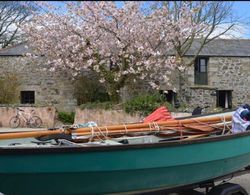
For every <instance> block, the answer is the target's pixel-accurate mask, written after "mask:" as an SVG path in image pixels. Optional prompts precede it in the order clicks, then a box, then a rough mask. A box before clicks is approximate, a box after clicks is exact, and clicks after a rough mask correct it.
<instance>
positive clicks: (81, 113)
mask: <svg viewBox="0 0 250 195" xmlns="http://www.w3.org/2000/svg"><path fill="white" fill-rule="evenodd" d="M170 114H171V116H172V117H173V118H178V117H185V116H191V115H192V114H191V113H177V112H171V113H170ZM143 119H144V118H143V117H141V116H140V115H139V114H134V115H130V114H127V113H126V112H125V111H123V110H102V109H93V110H89V109H83V110H81V109H80V108H76V112H75V121H74V124H78V123H80V124H86V123H87V122H89V121H93V122H95V123H97V125H98V126H104V125H106V126H107V125H118V124H126V123H138V122H141V121H142V120H143Z"/></svg>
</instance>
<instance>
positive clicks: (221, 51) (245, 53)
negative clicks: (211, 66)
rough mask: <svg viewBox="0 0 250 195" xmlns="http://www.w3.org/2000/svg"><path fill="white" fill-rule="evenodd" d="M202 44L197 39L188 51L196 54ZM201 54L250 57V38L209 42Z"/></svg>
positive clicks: (188, 53) (189, 53)
mask: <svg viewBox="0 0 250 195" xmlns="http://www.w3.org/2000/svg"><path fill="white" fill-rule="evenodd" d="M199 45H200V41H199V40H196V41H194V42H193V44H192V46H191V47H190V49H189V50H188V52H187V53H186V55H187V56H188V55H194V54H195V51H197V49H198V47H199ZM199 55H200V56H225V57H230V56H231V57H250V39H217V40H213V41H211V42H209V43H207V44H206V45H205V46H204V47H203V48H202V50H201V52H200V54H199Z"/></svg>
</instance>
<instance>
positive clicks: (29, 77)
mask: <svg viewBox="0 0 250 195" xmlns="http://www.w3.org/2000/svg"><path fill="white" fill-rule="evenodd" d="M244 43H245V42H244ZM207 57H208V58H209V60H208V65H207V71H208V85H195V84H194V66H191V67H189V68H188V70H186V71H185V72H184V73H182V74H181V77H180V74H179V72H178V71H174V72H173V74H172V75H171V78H170V80H171V82H172V84H173V86H168V85H166V84H164V83H160V90H174V88H175V89H176V92H177V101H178V102H179V103H180V104H181V105H188V107H196V106H200V107H205V106H209V107H216V106H217V97H216V95H215V94H216V91H218V90H230V91H232V105H233V107H237V106H240V105H242V104H245V103H248V104H250V87H249V86H250V77H249V74H250V57H244V56H242V57H226V56H220V57H213V56H207ZM44 60H45V59H44V58H42V57H40V58H38V59H37V60H36V61H34V60H31V59H30V58H27V57H22V56H20V55H19V56H17V55H16V56H15V55H10V56H8V55H1V56H0V70H4V71H1V72H0V76H1V74H5V72H6V71H9V72H15V73H17V74H18V75H19V79H20V81H21V83H22V84H21V86H20V89H19V90H20V91H35V104H36V105H45V106H51V105H54V106H55V107H56V108H57V109H58V111H66V112H72V111H75V106H76V105H77V101H76V99H75V98H74V97H73V90H74V88H73V86H72V81H71V80H70V78H68V77H67V75H65V74H63V73H58V72H55V73H52V72H49V71H42V70H40V69H38V68H39V67H42V65H43V64H44V63H45V62H44ZM184 60H185V61H186V62H187V61H189V60H191V57H185V58H184ZM132 86H133V87H132V89H133V90H136V92H137V93H138V94H139V92H140V93H143V91H145V92H146V91H150V89H149V87H148V85H145V83H142V84H141V85H139V86H136V85H134V84H132ZM130 88H131V87H130ZM19 94H20V93H19ZM121 96H122V97H121V99H122V101H123V102H125V101H127V100H128V99H130V98H132V97H133V95H131V94H130V92H129V90H128V89H127V88H126V87H125V88H123V89H122V90H121ZM19 99H20V97H19ZM16 103H20V102H16Z"/></svg>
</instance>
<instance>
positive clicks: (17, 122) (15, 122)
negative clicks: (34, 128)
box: [9, 116, 20, 128]
mask: <svg viewBox="0 0 250 195" xmlns="http://www.w3.org/2000/svg"><path fill="white" fill-rule="evenodd" d="M9 125H10V127H11V128H17V127H19V125H20V119H19V118H18V117H17V116H13V117H12V118H11V119H10V122H9Z"/></svg>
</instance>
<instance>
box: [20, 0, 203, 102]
mask: <svg viewBox="0 0 250 195" xmlns="http://www.w3.org/2000/svg"><path fill="white" fill-rule="evenodd" d="M141 5H142V3H141V2H138V1H131V2H124V5H123V7H122V8H118V6H117V5H116V4H115V2H111V1H110V2H109V1H105V2H102V1H101V2H94V1H93V2H81V3H78V4H76V3H73V2H71V3H67V4H66V10H67V11H66V12H61V13H58V9H60V8H55V7H53V6H52V5H51V4H47V3H46V2H42V3H41V4H40V6H41V7H43V8H46V9H44V10H45V11H44V12H43V14H38V15H35V14H34V17H33V20H32V22H29V23H27V24H26V25H24V26H23V30H24V31H25V32H26V33H27V34H28V35H29V36H28V37H29V42H30V43H31V45H32V46H33V47H35V48H36V51H37V52H38V53H40V54H42V55H44V56H45V57H46V59H47V63H46V68H48V69H49V70H50V71H58V70H62V71H66V72H67V73H68V74H70V75H71V76H72V78H76V77H77V76H78V75H79V74H80V73H81V72H83V71H94V72H95V73H96V74H97V75H98V80H99V81H100V82H101V83H104V85H105V87H106V89H107V91H108V93H109V95H110V97H111V99H112V100H114V101H115V100H118V98H119V90H120V89H121V88H122V87H123V86H124V84H125V82H126V80H127V79H128V78H130V79H131V78H133V80H134V82H136V81H137V80H139V79H141V80H144V79H147V80H148V81H149V84H150V85H151V86H152V87H153V88H156V89H157V88H159V83H164V84H165V85H170V82H169V75H170V74H171V71H173V70H174V69H175V68H176V66H178V64H180V63H179V61H180V60H181V59H180V58H176V57H175V56H174V55H172V56H169V55H168V54H169V52H170V51H172V50H173V49H174V46H175V44H174V40H176V39H177V40H179V41H181V40H184V39H186V38H187V37H189V36H190V34H192V32H194V31H195V32H197V31H198V29H199V28H202V27H203V25H204V24H202V25H201V24H197V23H193V22H192V18H193V16H194V14H196V10H197V9H196V8H195V7H193V8H192V9H189V8H188V6H189V3H188V2H185V3H184V4H183V6H182V7H180V16H181V17H179V18H178V20H176V19H175V18H174V17H173V15H172V13H171V12H170V11H169V9H168V7H167V6H165V5H163V6H161V7H160V9H154V10H151V11H150V12H148V13H147V14H145V12H144V11H143V9H142V6H141ZM178 68H179V69H183V67H181V66H179V67H178Z"/></svg>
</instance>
